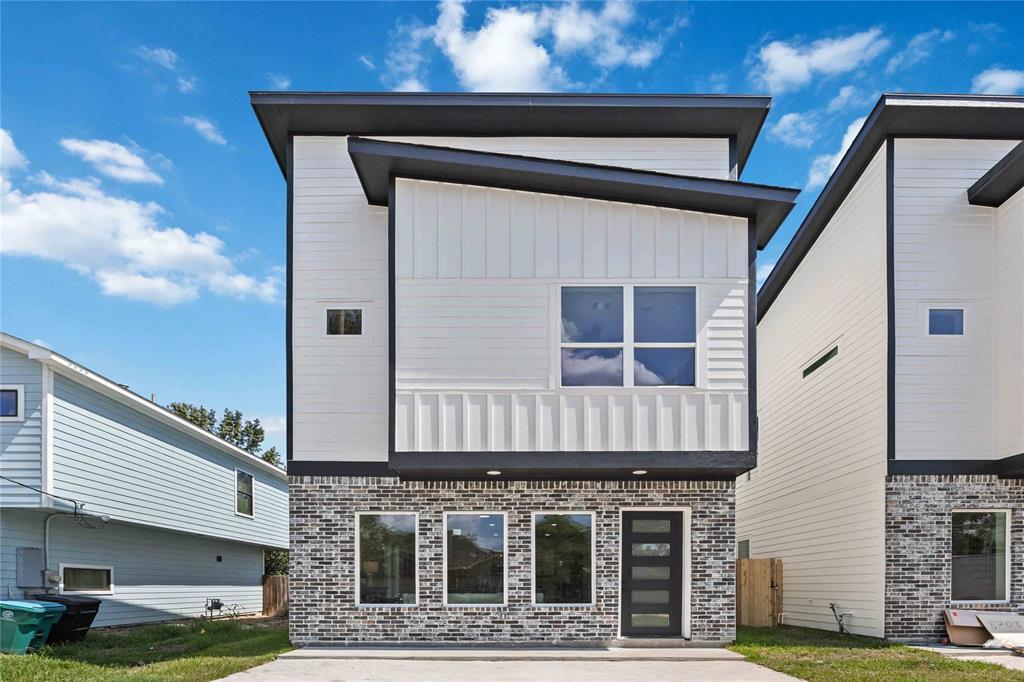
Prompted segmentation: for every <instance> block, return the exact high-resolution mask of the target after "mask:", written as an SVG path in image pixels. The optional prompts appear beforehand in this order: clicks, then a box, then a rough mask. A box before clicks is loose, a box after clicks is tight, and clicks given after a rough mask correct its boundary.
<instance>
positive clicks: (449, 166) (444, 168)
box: [348, 137, 800, 248]
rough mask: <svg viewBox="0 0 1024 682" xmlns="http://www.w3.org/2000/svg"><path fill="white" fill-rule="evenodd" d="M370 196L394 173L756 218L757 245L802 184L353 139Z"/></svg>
mask: <svg viewBox="0 0 1024 682" xmlns="http://www.w3.org/2000/svg"><path fill="white" fill-rule="evenodd" d="M348 151H349V156H351V157H352V161H353V163H354V164H355V168H356V173H357V174H358V175H359V181H360V182H361V183H362V186H363V191H364V192H365V194H366V199H367V201H368V202H369V203H370V204H373V205H375V206H386V205H387V204H388V188H389V186H390V183H391V179H392V178H394V177H400V178H410V179H419V180H432V181H437V182H453V183H459V184H467V185H479V186H483V187H499V188H503V189H513V190H522V191H528V192H539V193H542V194H556V195H562V196H574V197H581V198H587V199H601V200H605V201H619V202H625V203H631V204H645V205H650V206H660V207H664V208H675V209H682V210H690V211H699V212H704V213H715V214H720V215H730V216H738V217H744V218H752V219H754V221H755V224H756V230H757V246H758V248H764V246H765V245H766V244H767V243H768V241H769V240H770V239H771V238H772V235H774V234H775V231H776V230H778V228H779V226H780V225H781V224H782V221H783V220H785V218H786V216H787V215H789V212H790V211H791V210H793V205H794V202H795V200H796V197H797V195H798V194H799V193H800V191H799V190H795V189H789V188H785V187H772V186H768V185H755V184H751V183H745V182H737V181H734V180H718V179H711V178H697V177H689V176H680V175H669V174H666V173H655V172H650V171H638V170H629V169H624V168H618V167H610V166H598V165H593V164H585V163H576V162H569V161H558V160H551V159H539V158H535V157H527V156H514V155H510V154H495V153H490V152H477V151H467V150H463V149H452V148H449V147H435V146H428V145H418V144H410V143H405V142H387V141H384V140H372V139H366V138H360V137H350V138H349V140H348Z"/></svg>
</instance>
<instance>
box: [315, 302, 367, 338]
mask: <svg viewBox="0 0 1024 682" xmlns="http://www.w3.org/2000/svg"><path fill="white" fill-rule="evenodd" d="M324 316H325V321H324V322H325V324H326V328H325V332H324V333H325V334H326V335H327V336H362V335H363V309H362V308H325V309H324Z"/></svg>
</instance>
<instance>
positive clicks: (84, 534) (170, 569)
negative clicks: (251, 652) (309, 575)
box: [0, 509, 263, 626]
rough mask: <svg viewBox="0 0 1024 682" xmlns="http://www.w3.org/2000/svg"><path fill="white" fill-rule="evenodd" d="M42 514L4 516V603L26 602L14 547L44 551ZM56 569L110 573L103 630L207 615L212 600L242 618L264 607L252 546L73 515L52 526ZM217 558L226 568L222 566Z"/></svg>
mask: <svg viewBox="0 0 1024 682" xmlns="http://www.w3.org/2000/svg"><path fill="white" fill-rule="evenodd" d="M46 516H47V513H46V512H44V511H39V510H27V509H18V510H10V509H8V510H4V512H3V515H2V517H0V538H2V541H3V545H2V550H3V551H2V552H0V554H2V560H0V580H2V583H3V594H4V596H5V597H7V596H10V595H13V596H15V597H22V596H23V593H22V592H21V591H20V590H18V589H16V588H15V586H14V583H15V565H14V562H15V548H16V547H24V546H27V547H40V548H41V547H42V546H43V522H44V520H45V519H46ZM50 555H51V558H50V562H49V563H50V566H51V568H52V569H54V570H56V569H57V567H58V566H59V565H60V564H80V565H88V566H110V567H112V568H113V579H114V588H113V593H112V594H97V595H94V596H95V597H96V598H98V599H102V600H103V604H102V606H101V607H100V611H99V615H98V617H97V620H96V625H97V626H105V625H125V624H129V623H143V622H150V621H161V620H172V619H176V618H187V617H194V616H199V615H202V613H203V612H204V607H205V604H206V599H207V598H208V597H216V598H219V599H221V600H222V601H223V602H224V605H225V607H237V612H238V613H254V612H258V611H260V610H262V608H263V591H262V586H261V585H262V583H261V580H262V574H263V551H262V549H260V548H259V547H255V546H253V545H245V544H240V543H236V542H228V541H224V540H217V539H213V538H206V537H197V536H194V535H185V534H182V533H174V532H169V531H161V530H156V529H153V528H143V527H138V526H132V525H127V524H122V523H116V522H111V523H110V524H108V525H107V526H106V527H104V528H101V529H98V530H88V529H85V528H82V527H80V526H78V525H77V524H76V523H75V521H74V519H73V518H71V517H70V516H62V517H60V518H57V519H55V520H54V521H52V522H51V523H50ZM217 556H220V557H221V561H219V562H218V561H217Z"/></svg>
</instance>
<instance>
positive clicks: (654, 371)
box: [559, 286, 697, 387]
mask: <svg viewBox="0 0 1024 682" xmlns="http://www.w3.org/2000/svg"><path fill="white" fill-rule="evenodd" d="M696 311H697V292H696V289H695V288H694V287H668V286H664V287H662V286H621V287H609V286H594V287H577V286H567V287H562V290H561V339H560V348H559V350H560V356H561V357H560V365H561V385H562V386H570V387H571V386H625V387H634V386H693V385H695V383H696V352H697V314H696Z"/></svg>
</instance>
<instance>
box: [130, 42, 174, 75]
mask: <svg viewBox="0 0 1024 682" xmlns="http://www.w3.org/2000/svg"><path fill="white" fill-rule="evenodd" d="M135 54H136V55H138V56H139V57H140V58H142V59H144V60H146V61H147V62H152V63H154V64H156V65H157V66H161V67H163V68H165V69H167V70H168V71H173V70H174V69H176V68H178V64H179V63H180V61H181V58H180V57H179V56H178V53H177V52H175V51H174V50H171V49H169V48H166V47H146V46H145V45H140V46H139V47H137V48H135Z"/></svg>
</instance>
